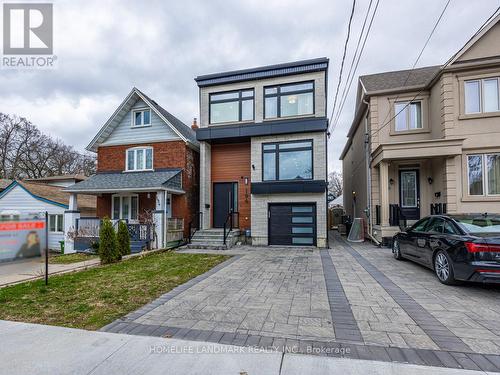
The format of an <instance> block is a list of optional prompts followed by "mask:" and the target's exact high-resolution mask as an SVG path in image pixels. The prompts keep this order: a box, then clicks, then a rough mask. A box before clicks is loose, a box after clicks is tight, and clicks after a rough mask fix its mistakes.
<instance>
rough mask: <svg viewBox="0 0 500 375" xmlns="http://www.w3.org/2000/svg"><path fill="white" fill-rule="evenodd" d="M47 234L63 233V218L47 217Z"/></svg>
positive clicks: (59, 216) (58, 216)
mask: <svg viewBox="0 0 500 375" xmlns="http://www.w3.org/2000/svg"><path fill="white" fill-rule="evenodd" d="M49 232H55V233H58V232H59V233H61V232H64V216H63V215H49Z"/></svg>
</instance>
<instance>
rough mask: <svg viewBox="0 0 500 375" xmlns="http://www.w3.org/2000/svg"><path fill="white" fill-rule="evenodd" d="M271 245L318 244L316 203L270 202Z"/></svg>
mask: <svg viewBox="0 0 500 375" xmlns="http://www.w3.org/2000/svg"><path fill="white" fill-rule="evenodd" d="M269 244H270V245H297V246H311V245H316V206H315V204H311V203H308V204H304V203H297V204H270V205H269Z"/></svg>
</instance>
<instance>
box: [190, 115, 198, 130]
mask: <svg viewBox="0 0 500 375" xmlns="http://www.w3.org/2000/svg"><path fill="white" fill-rule="evenodd" d="M198 127H199V126H198V124H197V122H196V117H195V118H193V124H192V125H191V129H193V130H196V129H198Z"/></svg>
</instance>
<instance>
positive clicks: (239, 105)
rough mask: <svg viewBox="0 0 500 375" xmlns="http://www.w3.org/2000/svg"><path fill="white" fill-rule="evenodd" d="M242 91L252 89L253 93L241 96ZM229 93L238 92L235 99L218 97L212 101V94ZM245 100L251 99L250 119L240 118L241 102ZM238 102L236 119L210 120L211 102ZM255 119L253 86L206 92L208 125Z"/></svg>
mask: <svg viewBox="0 0 500 375" xmlns="http://www.w3.org/2000/svg"><path fill="white" fill-rule="evenodd" d="M243 91H252V93H253V95H252V96H242V93H243ZM231 93H238V98H236V99H219V100H215V101H212V96H214V95H221V94H231ZM245 100H252V101H253V105H252V119H250V120H242V119H241V116H242V112H241V109H242V102H243V101H245ZM236 101H237V102H238V120H236V121H222V122H212V103H231V102H236ZM251 121H255V88H253V87H248V88H245V89H238V90H228V91H216V92H211V93H209V94H208V124H209V125H220V124H232V123H235V122H251Z"/></svg>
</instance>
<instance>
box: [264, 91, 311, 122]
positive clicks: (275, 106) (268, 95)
mask: <svg viewBox="0 0 500 375" xmlns="http://www.w3.org/2000/svg"><path fill="white" fill-rule="evenodd" d="M312 114H314V82H303V83H293V84H287V85H278V86H267V87H265V88H264V118H266V119H270V118H279V117H290V116H302V115H312Z"/></svg>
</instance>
